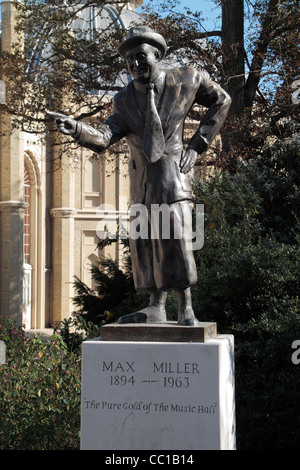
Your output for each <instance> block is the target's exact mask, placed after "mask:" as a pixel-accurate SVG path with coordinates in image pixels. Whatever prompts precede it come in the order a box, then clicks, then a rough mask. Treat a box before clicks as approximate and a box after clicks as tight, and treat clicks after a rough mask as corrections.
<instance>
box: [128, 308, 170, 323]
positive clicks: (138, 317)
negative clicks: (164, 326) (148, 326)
mask: <svg viewBox="0 0 300 470" xmlns="http://www.w3.org/2000/svg"><path fill="white" fill-rule="evenodd" d="M166 321H167V315H166V311H165V309H161V308H158V307H155V306H153V305H151V306H149V307H146V308H143V309H142V310H139V311H138V312H134V313H129V314H128V315H124V316H123V317H121V318H119V323H164V322H166Z"/></svg>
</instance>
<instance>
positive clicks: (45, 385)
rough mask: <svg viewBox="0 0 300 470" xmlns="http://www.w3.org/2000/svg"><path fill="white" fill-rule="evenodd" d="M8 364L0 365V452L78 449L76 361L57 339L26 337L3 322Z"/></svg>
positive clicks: (0, 328) (0, 332) (0, 331)
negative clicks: (47, 339) (0, 450)
mask: <svg viewBox="0 0 300 470" xmlns="http://www.w3.org/2000/svg"><path fill="white" fill-rule="evenodd" d="M0 339H1V340H2V341H4V343H5V344H6V351H7V361H6V364H5V365H2V366H0V382H1V388H0V415H1V421H0V449H2V450H67V449H69V450H71V449H78V448H79V432H80V368H81V361H80V357H79V356H77V355H74V354H71V353H69V352H68V351H67V347H66V345H65V344H64V342H63V341H62V339H61V337H60V336H58V335H53V336H52V338H51V339H50V341H44V340H43V339H42V338H41V337H39V336H34V337H33V338H30V337H28V336H27V335H26V334H25V332H24V331H23V330H22V329H20V328H17V327H15V326H14V324H13V323H11V322H10V321H8V320H6V319H3V318H1V322H0Z"/></svg>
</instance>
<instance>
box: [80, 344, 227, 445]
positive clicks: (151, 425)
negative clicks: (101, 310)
mask: <svg viewBox="0 0 300 470" xmlns="http://www.w3.org/2000/svg"><path fill="white" fill-rule="evenodd" d="M81 410H82V411H81V449H82V450H100V449H104V450H206V449H207V450H214V449H217V450H220V449H224V450H225V449H226V450H227V449H228V450H229V449H235V398H234V353H233V337H232V336H230V335H217V336H216V337H215V338H213V339H209V340H207V341H206V342H160V341H103V340H102V339H98V340H95V341H86V342H84V343H83V349H82V406H81Z"/></svg>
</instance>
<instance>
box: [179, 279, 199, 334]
mask: <svg viewBox="0 0 300 470" xmlns="http://www.w3.org/2000/svg"><path fill="white" fill-rule="evenodd" d="M176 296H177V305H178V323H179V324H180V325H185V326H197V325H199V322H198V320H197V319H196V317H195V314H194V310H193V307H192V295H191V289H190V287H188V288H187V289H180V290H177V291H176Z"/></svg>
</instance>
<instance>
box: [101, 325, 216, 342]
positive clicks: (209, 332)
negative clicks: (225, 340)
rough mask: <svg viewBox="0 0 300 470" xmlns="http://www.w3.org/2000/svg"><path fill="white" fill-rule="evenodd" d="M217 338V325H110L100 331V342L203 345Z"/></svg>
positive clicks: (104, 326)
mask: <svg viewBox="0 0 300 470" xmlns="http://www.w3.org/2000/svg"><path fill="white" fill-rule="evenodd" d="M216 336H217V324H216V323H213V322H199V325H198V326H181V325H178V323H176V322H171V321H167V322H165V323H148V324H147V323H124V324H121V323H110V324H108V325H103V326H102V327H101V329H100V339H101V340H102V341H149V342H152V341H155V342H174V343H176V342H180V343H205V342H207V341H208V340H210V339H213V338H215V337H216Z"/></svg>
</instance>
